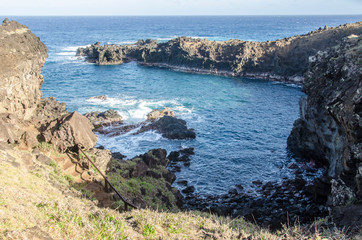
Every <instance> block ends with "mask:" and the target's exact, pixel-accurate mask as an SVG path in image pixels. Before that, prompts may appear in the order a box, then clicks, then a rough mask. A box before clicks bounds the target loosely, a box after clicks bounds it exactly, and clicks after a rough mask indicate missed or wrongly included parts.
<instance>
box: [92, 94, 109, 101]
mask: <svg viewBox="0 0 362 240" xmlns="http://www.w3.org/2000/svg"><path fill="white" fill-rule="evenodd" d="M107 99H108V98H107V96H105V95H99V96H95V97H90V98H88V100H101V101H105V100H107Z"/></svg>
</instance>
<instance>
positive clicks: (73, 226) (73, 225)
mask: <svg viewBox="0 0 362 240" xmlns="http://www.w3.org/2000/svg"><path fill="white" fill-rule="evenodd" d="M42 150H43V151H44V154H46V155H47V156H49V157H50V158H54V156H59V153H54V152H53V150H50V151H51V152H47V150H46V149H42ZM34 152H36V151H32V152H30V151H27V150H20V149H18V148H17V147H15V148H14V147H11V146H8V145H6V144H1V146H0V156H1V158H2V159H3V161H1V162H0V175H1V178H0V186H1V188H0V189H1V196H0V236H1V238H3V239H26V238H37V239H323V238H328V239H346V236H345V235H343V234H342V233H340V232H333V233H332V235H331V232H329V231H322V230H318V229H319V228H318V224H316V225H314V226H313V227H311V228H302V227H300V226H298V225H295V226H294V227H285V228H284V229H282V230H280V231H278V232H276V233H271V232H270V231H268V230H267V229H263V228H260V227H258V226H256V225H254V224H251V223H248V222H245V221H244V220H243V219H229V218H224V217H218V216H216V215H211V214H207V213H199V212H178V213H170V212H167V211H164V212H159V211H154V210H149V209H140V210H132V211H129V212H122V213H120V212H118V211H116V210H112V209H107V208H103V209H102V208H98V207H97V206H96V205H95V203H94V202H93V201H92V200H91V199H88V198H86V197H85V196H84V194H82V193H81V192H79V191H77V190H76V189H74V188H73V187H72V181H71V180H70V179H71V178H69V177H67V175H66V174H65V173H64V172H63V171H62V170H61V169H60V168H59V167H58V166H57V164H56V161H54V160H52V161H50V162H49V163H48V164H44V163H42V162H40V161H38V160H37V159H36V158H35V153H34Z"/></svg>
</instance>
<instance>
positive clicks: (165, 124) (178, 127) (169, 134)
mask: <svg viewBox="0 0 362 240" xmlns="http://www.w3.org/2000/svg"><path fill="white" fill-rule="evenodd" d="M150 130H155V131H158V132H159V133H161V134H162V136H163V137H165V138H168V139H187V138H196V134H195V131H194V130H193V129H191V128H187V126H186V121H185V120H182V119H178V118H175V117H170V116H164V117H162V118H160V119H158V120H157V121H154V122H152V123H150V124H148V125H144V126H142V127H141V129H140V130H138V132H137V133H136V134H139V133H142V132H146V131H150Z"/></svg>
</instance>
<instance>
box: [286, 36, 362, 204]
mask: <svg viewBox="0 0 362 240" xmlns="http://www.w3.org/2000/svg"><path fill="white" fill-rule="evenodd" d="M305 76H306V77H305V83H304V87H303V91H304V92H305V93H306V94H307V96H306V97H304V98H302V99H301V101H300V118H299V119H298V120H297V121H296V122H295V123H294V127H293V130H292V132H291V134H290V136H289V138H288V147H289V149H290V150H291V151H292V152H293V153H294V154H295V155H297V156H299V157H302V158H307V159H313V160H314V161H315V162H316V163H317V164H320V165H326V166H328V175H329V177H331V178H333V179H335V180H332V184H331V192H332V194H331V195H330V202H331V205H341V204H345V203H346V201H348V200H349V198H351V197H352V196H353V195H352V194H351V191H350V190H349V189H348V188H350V189H352V190H353V191H352V192H355V193H357V194H358V197H359V199H361V198H362V191H361V190H362V181H361V179H362V175H361V171H360V169H361V167H362V37H361V35H359V36H357V35H351V36H349V37H348V38H345V40H344V41H343V42H342V43H341V44H339V45H336V46H334V47H332V48H330V49H329V50H327V51H319V52H318V53H317V55H316V56H315V57H312V58H310V66H309V70H308V72H307V73H306V75H305ZM344 185H346V186H344ZM337 194H338V195H340V196H337ZM348 196H349V197H348Z"/></svg>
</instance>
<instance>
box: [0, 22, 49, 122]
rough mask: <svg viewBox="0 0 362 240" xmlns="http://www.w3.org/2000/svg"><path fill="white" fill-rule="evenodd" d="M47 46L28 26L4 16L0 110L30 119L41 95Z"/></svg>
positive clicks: (0, 28) (0, 35) (0, 42)
mask: <svg viewBox="0 0 362 240" xmlns="http://www.w3.org/2000/svg"><path fill="white" fill-rule="evenodd" d="M47 52H48V49H47V47H46V46H45V45H44V44H43V43H42V42H41V41H40V39H39V38H38V37H36V36H35V35H34V34H33V33H32V32H31V31H30V30H29V29H28V28H27V27H26V26H24V25H21V24H19V23H17V22H15V21H9V20H8V19H5V20H4V21H3V23H2V25H0V66H1V67H0V80H1V81H0V113H4V112H11V113H13V114H15V115H16V116H17V117H19V118H21V119H30V118H31V117H32V116H33V115H34V112H35V109H36V108H37V105H38V104H39V102H40V98H41V96H42V93H41V90H40V87H41V85H42V84H43V76H42V75H41V73H40V72H41V69H42V67H43V65H44V63H45V60H46V58H47V56H48V55H47Z"/></svg>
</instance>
